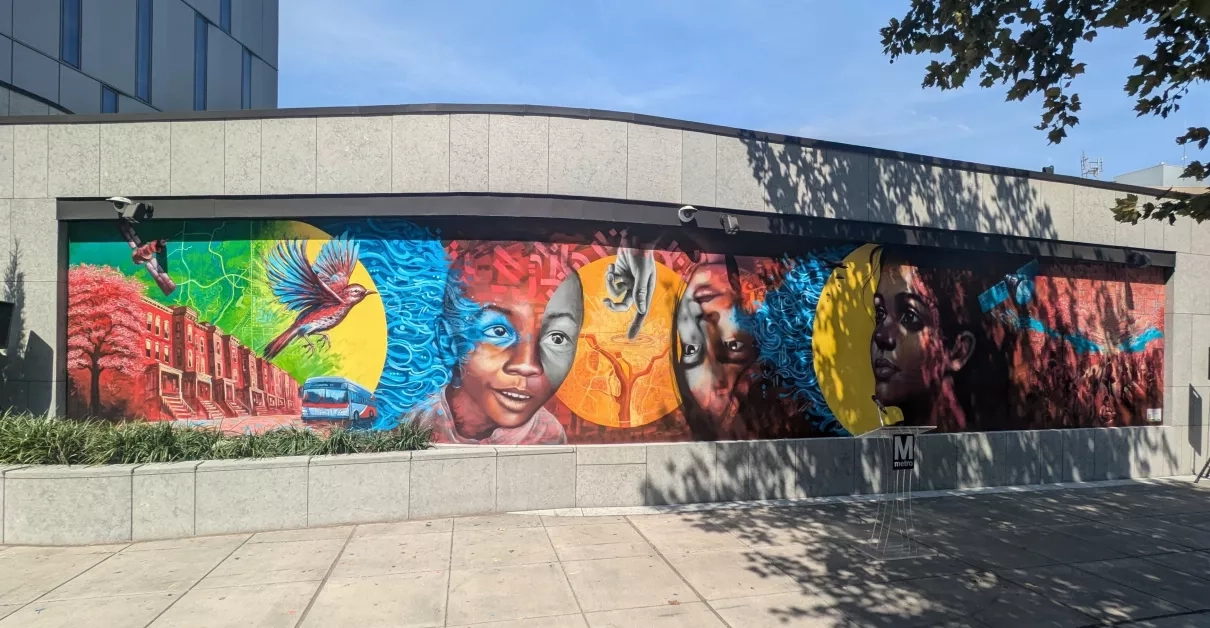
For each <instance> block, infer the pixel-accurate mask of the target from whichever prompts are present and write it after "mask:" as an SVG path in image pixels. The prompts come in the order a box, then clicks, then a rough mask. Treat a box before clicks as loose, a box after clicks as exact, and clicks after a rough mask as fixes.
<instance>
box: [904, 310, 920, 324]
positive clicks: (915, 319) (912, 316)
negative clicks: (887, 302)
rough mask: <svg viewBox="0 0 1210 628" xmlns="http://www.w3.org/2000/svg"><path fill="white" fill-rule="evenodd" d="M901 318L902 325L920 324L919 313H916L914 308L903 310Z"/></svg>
mask: <svg viewBox="0 0 1210 628" xmlns="http://www.w3.org/2000/svg"><path fill="white" fill-rule="evenodd" d="M901 320H902V322H903V324H904V325H919V324H920V315H919V314H917V313H916V312H915V311H914V310H905V311H904V312H903V316H902V317H901Z"/></svg>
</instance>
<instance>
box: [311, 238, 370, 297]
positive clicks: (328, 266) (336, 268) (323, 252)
mask: <svg viewBox="0 0 1210 628" xmlns="http://www.w3.org/2000/svg"><path fill="white" fill-rule="evenodd" d="M358 249H359V247H358V246H357V242H356V241H354V240H351V239H350V238H349V234H348V233H344V234H341V235H340V236H338V237H335V238H332V239H331V240H330V241H328V242H327V243H326V244H324V246H323V248H322V249H320V250H319V257H318V258H316V260H315V274H316V275H318V276H319V278H320V279H322V280H323V282H324V284H326V285H327V286H328V287H329V288H331V289H332V292H334V293H336V294H340V291H341V290H343V289H344V288H345V286H347V285H349V277H351V276H352V275H353V268H354V267H355V266H357V253H358Z"/></svg>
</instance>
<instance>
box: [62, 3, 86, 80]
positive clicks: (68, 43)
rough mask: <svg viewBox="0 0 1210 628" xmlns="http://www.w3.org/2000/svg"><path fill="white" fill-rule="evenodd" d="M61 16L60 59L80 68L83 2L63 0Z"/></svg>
mask: <svg viewBox="0 0 1210 628" xmlns="http://www.w3.org/2000/svg"><path fill="white" fill-rule="evenodd" d="M61 2H62V3H61V5H60V14H59V31H60V32H59V58H60V59H62V60H63V62H64V63H66V64H68V65H71V66H73V67H75V68H79V67H80V32H81V29H80V5H81V4H83V1H82V0H61Z"/></svg>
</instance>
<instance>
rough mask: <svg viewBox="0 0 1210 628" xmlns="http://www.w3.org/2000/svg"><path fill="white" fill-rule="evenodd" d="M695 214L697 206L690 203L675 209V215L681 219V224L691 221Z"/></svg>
mask: <svg viewBox="0 0 1210 628" xmlns="http://www.w3.org/2000/svg"><path fill="white" fill-rule="evenodd" d="M695 214H697V208H696V207H694V206H692V205H685V206H684V207H682V208H680V209H678V210H676V217H677V218H679V219H680V220H681V224H685V225H687V224H689V223H691V222H693V216H694V215H695Z"/></svg>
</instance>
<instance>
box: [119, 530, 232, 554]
mask: <svg viewBox="0 0 1210 628" xmlns="http://www.w3.org/2000/svg"><path fill="white" fill-rule="evenodd" d="M251 536H252V535H250V534H226V535H223V536H195V537H192V538H188V539H165V540H163V541H143V542H140V543H131V544H130V546H129V547H127V548H126V549H124V550H122V552H124V553H130V552H154V551H156V550H174V549H189V548H207V547H208V548H215V549H218V548H227V550H228V551H234V550H235V548H237V547H239V546H240V545H242V544H244V542H246V541H247V540H248V539H249V538H250V537H251Z"/></svg>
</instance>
